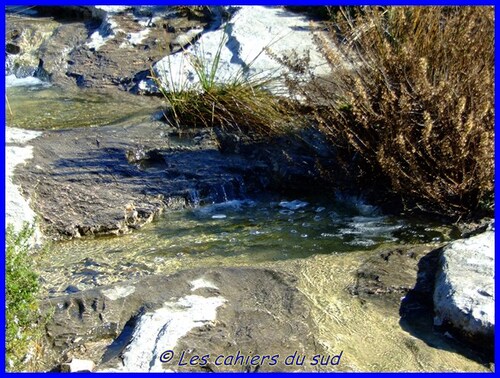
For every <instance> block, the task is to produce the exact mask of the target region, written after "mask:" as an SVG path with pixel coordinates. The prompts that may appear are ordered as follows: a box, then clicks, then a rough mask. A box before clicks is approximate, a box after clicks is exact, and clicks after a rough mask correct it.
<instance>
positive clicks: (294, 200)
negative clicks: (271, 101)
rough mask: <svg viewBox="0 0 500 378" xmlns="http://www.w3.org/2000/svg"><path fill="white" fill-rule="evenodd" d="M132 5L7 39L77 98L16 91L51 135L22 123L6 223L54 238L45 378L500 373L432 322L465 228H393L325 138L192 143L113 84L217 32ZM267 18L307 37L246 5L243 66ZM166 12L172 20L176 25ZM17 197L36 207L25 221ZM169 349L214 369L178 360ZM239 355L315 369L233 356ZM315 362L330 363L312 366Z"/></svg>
mask: <svg viewBox="0 0 500 378" xmlns="http://www.w3.org/2000/svg"><path fill="white" fill-rule="evenodd" d="M111 8H112V7H111ZM118 8H120V9H118ZM118 8H117V9H114V10H111V9H108V12H109V13H107V14H106V13H105V12H104V11H102V10H99V11H98V12H97V11H96V9H94V10H93V11H92V12H91V14H88V12H89V10H88V9H87V8H85V7H75V8H74V9H73V11H74V12H76V13H75V14H76V15H77V19H76V20H73V21H74V22H69V23H66V22H59V21H60V20H59V21H57V22H56V21H54V20H52V19H41V25H42V26H36V23H35V24H34V28H35V29H37V28H38V29H37V30H40V33H39V34H36V33H35V34H34V35H35V36H36V38H34V39H32V40H28V41H26V40H25V39H24V37H23V35H22V34H19V36H16V34H15V33H16V31H17V30H18V29H19V28H25V21H26V20H24V19H23V17H21V16H19V17H18V16H16V17H15V19H14V21H12V19H11V25H10V26H11V28H10V29H9V33H11V32H12V33H13V34H12V41H11V42H12V44H13V46H11V48H12V49H14V48H15V47H16V46H17V47H19V48H20V49H24V50H25V51H22V53H21V54H20V55H19V54H18V53H16V54H14V55H18V56H17V58H26V57H28V58H30V59H31V58H33V59H31V60H29V62H28V63H29V64H28V63H27V64H28V66H29V67H31V68H33V67H35V66H36V65H37V64H39V63H38V60H37V59H36V57H37V54H40V53H41V54H42V55H43V57H44V59H45V61H44V63H43V68H44V69H45V70H49V71H50V70H51V69H53V70H55V71H57V70H59V71H57V74H55V75H54V76H53V77H52V78H53V81H54V82H55V83H58V85H59V86H47V85H45V84H43V83H41V82H40V80H39V79H34V78H31V77H24V78H13V77H11V78H10V79H9V80H8V86H9V88H8V90H7V95H8V98H9V105H10V110H9V112H8V114H7V125H8V126H9V127H18V128H22V129H36V130H43V132H42V133H40V134H38V133H26V135H24V131H22V130H21V131H19V130H17V131H16V132H15V133H13V132H12V131H9V129H8V134H9V133H10V135H11V136H13V135H17V136H13V137H11V138H9V139H8V140H7V142H8V146H7V154H8V156H7V159H8V161H9V159H10V162H11V163H10V165H8V166H7V168H8V171H9V172H8V174H9V176H8V180H9V182H8V183H9V188H10V189H9V190H11V189H12V192H11V193H13V194H12V196H10V197H9V198H10V199H11V200H10V202H9V204H8V212H7V214H8V217H10V218H15V220H18V221H20V220H21V219H22V218H23V217H24V216H27V217H29V218H31V217H33V213H32V212H31V211H28V210H29V209H27V206H28V205H29V206H31V208H32V209H33V210H34V211H35V212H36V215H37V217H38V226H39V227H40V229H41V231H42V232H43V233H44V235H45V238H46V240H47V241H50V244H49V248H48V251H47V252H45V253H41V254H39V255H37V256H35V257H34V262H35V264H34V265H35V266H36V269H37V271H38V273H39V274H40V277H41V278H40V281H41V287H42V289H41V300H42V311H44V313H48V314H51V320H50V322H49V323H48V325H47V337H48V340H49V344H50V347H51V354H50V356H48V357H47V361H46V368H47V369H53V368H56V369H57V368H58V367H59V366H60V364H61V363H63V362H66V361H69V360H71V359H72V358H83V359H90V360H92V361H93V362H94V363H95V364H96V365H97V368H96V370H98V371H225V370H231V371H258V370H259V369H260V370H261V371H283V370H284V371H491V370H493V369H494V366H492V365H491V364H490V361H491V359H490V358H488V357H487V356H485V355H483V354H480V353H478V352H477V351H474V350H473V349H471V348H470V347H469V346H467V344H464V343H462V342H459V341H457V340H456V339H455V338H453V336H452V335H451V334H449V333H448V334H445V333H443V332H436V330H435V329H434V327H433V308H432V295H433V289H434V288H433V282H434V281H433V278H432V277H433V276H434V275H435V272H433V271H429V267H432V266H434V267H435V266H437V261H438V258H439V253H440V251H439V250H438V249H437V248H439V247H441V246H443V245H445V244H446V243H448V242H450V241H453V240H454V239H456V238H458V237H460V232H459V231H458V230H457V229H456V228H455V227H454V226H443V225H442V224H440V223H438V222H431V221H429V220H428V219H415V218H408V217H403V216H397V215H387V214H384V213H383V212H381V210H380V209H378V208H376V207H374V206H371V205H370V204H369V203H367V202H366V201H364V200H363V199H362V197H358V196H348V195H342V194H339V193H335V192H330V191H329V190H328V188H329V187H328V186H326V184H325V183H324V182H323V181H322V180H321V179H320V178H319V174H318V171H317V164H318V163H321V164H325V165H326V164H333V163H334V156H332V154H331V152H330V151H329V149H328V147H327V146H326V145H325V141H324V140H322V139H321V137H320V136H319V135H318V134H317V133H316V134H315V133H314V132H310V131H307V130H306V131H305V132H304V133H303V134H302V135H301V138H300V141H297V140H293V139H290V138H287V137H283V138H277V139H276V140H273V141H272V142H269V141H267V142H266V141H264V142H254V143H249V144H246V145H244V144H242V145H241V146H238V148H237V149H235V148H232V149H226V151H225V152H224V153H222V152H221V151H220V149H219V148H218V145H217V143H216V141H215V140H214V135H213V133H211V132H210V131H209V130H204V131H197V132H194V133H187V134H186V135H182V134H181V135H179V134H178V133H174V132H173V130H172V129H171V128H169V127H168V126H167V125H165V124H164V123H162V122H160V120H159V117H158V116H155V115H154V114H155V113H156V114H157V110H158V107H159V106H160V105H162V104H161V101H160V100H159V99H157V98H144V97H138V96H133V95H131V94H129V93H120V92H117V91H115V90H110V88H109V85H110V83H112V84H113V85H119V86H121V87H122V89H131V88H132V87H133V85H134V83H135V82H138V81H139V80H141V79H145V77H146V74H145V72H146V71H145V70H147V69H149V67H150V62H152V61H156V60H157V59H158V58H159V56H164V55H165V54H166V50H167V46H165V45H161V44H159V43H158V40H157V38H158V36H159V35H160V34H161V35H163V34H166V35H167V38H168V41H170V44H169V45H168V50H169V51H170V52H171V51H177V50H179V49H180V48H181V46H180V45H179V43H178V41H179V40H183V38H185V37H186V35H187V36H189V35H191V34H193V33H191V32H190V30H194V31H195V32H196V33H195V34H196V35H195V34H193V35H192V36H191V38H194V37H198V34H199V33H201V31H202V30H203V28H207V25H209V23H208V22H207V19H206V16H207V15H199V16H196V17H195V19H194V20H193V19H190V18H189V17H184V18H182V19H181V18H179V21H175V19H172V18H169V17H171V15H172V13H171V12H170V11H169V12H167V13H164V14H163V13H162V15H161V17H160V16H158V14H156V13H155V12H157V11H158V10H151V9H146V8H147V7H144V9H143V7H137V9H134V10H133V12H131V13H130V12H129V13H127V12H125V11H124V10H123V9H121V8H123V7H118ZM94 11H96V12H97V13H95V14H94ZM232 11H235V10H234V9H233V10H232ZM103 12H104V13H103ZM151 12H152V13H151ZM264 12H265V16H266V17H270V18H273V17H280V19H281V20H282V21H283V22H282V23H279V26H280V30H281V28H285V29H286V28H292V29H293V25H295V24H296V26H297V27H296V28H295V29H296V31H298V32H300V33H302V34H304V33H306V34H307V33H309V32H308V31H307V25H309V24H308V22H305V20H304V19H303V18H302V17H301V16H297V15H294V14H291V13H290V12H287V11H283V10H281V9H271V8H262V9H260V8H256V7H253V8H248V9H247V10H245V12H241V13H240V14H239V18H238V17H235V20H240V21H238V23H239V25H232V26H235V28H234V29H231V30H232V32H234V33H233V34H232V35H231V38H232V39H231V41H232V42H231V43H230V44H228V45H227V46H226V47H227V49H228V51H227V53H228V54H229V55H228V56H232V57H233V58H235V57H239V55H238V54H239V52H235V51H233V50H234V49H233V50H231V48H234V46H238V43H239V42H238V41H240V42H243V41H246V39H245V35H246V34H245V32H246V31H247V28H245V27H243V28H240V26H242V25H243V26H244V25H245V23H246V22H248V20H247V17H255V15H257V16H259V15H263V14H264ZM155 14H156V16H157V17H156V18H155V17H153V16H154V15H155ZM236 14H237V15H238V13H236ZM82 17H83V19H84V20H85V22H83V21H82V19H80V18H82ZM163 18H166V19H169V22H170V23H169V24H168V25H167V24H165V26H162V25H161V23H159V22H158V21H159V20H161V19H163ZM36 19H37V20H39V19H38V18H36ZM56 19H57V17H56ZM263 19H264V18H262V20H263ZM266 20H267V18H266ZM285 21H286V22H285ZM28 22H30V19H28ZM118 24H119V26H120V28H121V29H120V28H117V27H116V26H117V25H118ZM276 24H278V23H276ZM23 25H24V26H23ZM141 27H142V28H149V29H151V30H149V31H148V32H147V33H146V32H144V31H142V30H140V29H141ZM240 29H241V30H240ZM26 30H31V29H30V28H26ZM54 30H58V32H57V33H54ZM207 30H208V29H207ZM207 30H205V32H206V33H205V36H206V35H208V36H209V37H210V35H211V36H212V37H210V38H212V39H213V37H214V35H216V33H212V34H210V33H208V32H207ZM75 31H76V32H78V33H77V34H75V33H73V32H75ZM90 32H92V33H90ZM219 32H220V30H219ZM51 33H54V34H51ZM68 35H76V37H75V38H76V39H75V40H68V39H67V37H68ZM286 36H287V38H286V41H289V42H290V41H293V40H294V38H293V36H292V37H290V36H289V35H288V34H286ZM143 37H144V38H143ZM181 37H182V38H181ZM288 37H290V38H288ZM58 38H59V39H58ZM252 38H254V36H252ZM217 40H218V39H217ZM30 41H31V42H30ZM176 41H177V42H176ZM235 41H236V42H238V43H235ZM65 43H66V44H67V45H64V44H65ZM287 43H288V42H287ZM61 44H63V45H64V46H66V47H71V48H70V49H68V50H67V51H66V50H65V54H66V55H67V58H68V61H66V62H64V61H54V62H52V61H51V60H52V58H51V57H53V56H55V55H54V52H58V50H57V49H55V47H57V46H60V45H61ZM77 45H78V46H80V47H81V48H79V49H73V47H74V46H77ZM41 46H42V47H41ZM287 46H288V44H283V46H281V47H283V48H285V47H287ZM124 48H125V49H126V51H128V52H130V53H131V54H132V52H133V51H134V49H135V50H138V49H139V50H140V51H141V54H143V55H141V56H142V57H144V59H143V60H141V59H139V60H136V61H134V62H133V64H131V65H130V66H129V65H127V64H121V63H123V62H124V59H125V60H126V57H127V56H131V55H128V54H123V51H125V50H123V49H124ZM54 49H55V50H54ZM13 51H14V50H13ZM225 53H226V52H225ZM56 55H57V54H56ZM97 58H98V59H97ZM96 59H97V60H96ZM99 59H104V60H106V61H107V62H108V63H109V62H112V63H113V64H107V65H106V64H105V65H102V64H101V63H100V61H99ZM233 60H234V61H239V60H238V59H236V60H235V59H233ZM233 60H232V61H231V63H234V62H233ZM18 61H19V59H18ZM144 62H149V63H147V64H145V63H144ZM51 63H53V64H52V65H51ZM115 63H116V64H115ZM33 65H34V66H33ZM61 67H64V70H60V68H61ZM103 67H104V68H105V69H103ZM65 70H67V71H65ZM138 71H141V72H138ZM36 72H38V71H36ZM65 72H66V73H65ZM17 73H19V72H17ZM18 84H19V85H24V86H19V87H17V85H18ZM26 84H29V85H28V86H25V85H26ZM75 85H78V86H81V87H92V88H93V89H89V88H87V89H85V90H84V89H79V88H75V87H74V86H75ZM97 88H98V90H97ZM10 130H11V129H10ZM28 134H29V135H28ZM23 135H24V136H23ZM26 136H29V137H26ZM233 147H234V146H233ZM21 152H22V153H21ZM30 158H32V159H31V160H28V161H27V162H26V163H23V161H24V159H30ZM311 193H312V194H311ZM318 193H319V194H318ZM20 198H21V199H20ZM22 198H24V199H25V200H29V201H22ZM16 201H17V202H18V204H19V203H21V202H22V203H21V205H22V206H20V209H18V210H19V211H13V212H10V210H11V209H12V208H15V206H14V205H16V203H14V202H16ZM11 202H12V203H11ZM13 206H14V207H13ZM10 218H9V219H10ZM9 219H8V220H9ZM11 220H12V219H11ZM18 223H19V222H18ZM426 277H427V278H426ZM429 277H430V278H429ZM424 278H426V279H424ZM488 290H489V289H488ZM484 296H485V297H488V296H490V292H489V291H487V292H485V293H484ZM167 349H168V350H172V351H173V353H174V354H175V356H176V358H178V357H179V356H180V355H181V354H182V353H183V352H185V353H187V355H189V356H203V355H209V357H208V360H210V361H208V362H209V363H207V364H194V365H193V366H187V367H186V366H180V365H175V364H172V363H160V362H161V361H160V355H161V354H162V353H163V352H164V351H166V350H167ZM237 350H239V351H240V352H242V353H243V354H245V355H246V356H247V357H248V356H251V355H256V354H259V355H270V356H272V355H279V356H280V358H281V360H280V361H281V362H283V359H284V358H285V357H286V356H288V355H290V354H293V353H294V352H296V353H298V354H300V355H302V356H304V357H305V358H306V359H307V360H306V365H298V364H295V365H292V366H289V365H283V364H282V363H281V364H276V365H273V364H269V363H267V364H262V366H252V365H251V364H248V363H245V364H241V365H234V364H233V365H229V366H225V367H224V366H222V367H221V366H220V365H217V364H216V363H215V360H214V358H215V357H216V355H235V354H236V352H237ZM340 355H341V358H338V359H337V361H338V362H339V363H338V364H331V361H332V357H333V356H340ZM151 356H153V357H151ZM313 356H321V357H323V359H322V360H323V361H325V360H327V361H328V362H330V363H328V362H327V363H325V364H315V365H311V364H310V362H312V358H313ZM277 358H278V357H277ZM268 362H269V361H268ZM308 363H309V364H308Z"/></svg>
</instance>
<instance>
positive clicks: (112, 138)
mask: <svg viewBox="0 0 500 378" xmlns="http://www.w3.org/2000/svg"><path fill="white" fill-rule="evenodd" d="M167 131H168V128H167V127H166V126H165V125H164V124H161V123H159V122H154V121H151V122H146V123H144V124H139V125H133V126H123V125H115V126H103V127H99V128H77V129H68V130H57V131H47V132H44V133H43V135H41V136H40V137H38V138H37V139H35V140H33V141H32V146H33V157H34V158H33V159H32V160H31V161H30V163H29V164H27V165H24V166H20V167H18V168H17V171H16V172H17V174H16V175H15V176H14V183H15V184H18V185H20V187H21V188H22V191H23V192H24V194H25V195H26V196H27V197H28V198H30V200H31V204H32V208H33V209H34V210H35V211H36V212H37V214H38V215H39V216H40V219H41V220H42V222H41V228H42V231H43V232H44V234H47V235H50V236H53V237H63V238H64V237H66V238H73V237H80V236H85V235H105V234H108V235H109V234H121V233H126V232H130V231H131V230H133V229H136V228H139V227H141V226H142V225H144V224H146V223H148V222H150V221H151V220H152V219H153V218H154V217H155V216H157V215H159V214H160V213H161V212H162V211H163V210H164V209H174V210H175V209H180V208H183V207H186V206H194V205H198V204H203V203H217V202H223V201H227V200H230V199H236V198H242V197H244V196H245V195H247V194H251V193H253V192H255V191H259V190H262V189H268V188H272V187H273V185H274V186H279V187H281V188H288V189H290V188H293V187H300V186H302V187H311V183H312V182H314V180H315V179H318V178H319V172H318V170H317V167H316V166H315V165H316V162H317V160H316V159H315V158H312V155H313V152H312V151H313V150H312V148H311V147H308V146H304V143H305V142H304V141H298V140H297V141H295V142H292V141H290V140H286V139H285V140H280V141H276V142H275V141H270V142H267V143H261V144H249V145H247V146H242V148H241V149H240V150H241V152H240V153H221V152H220V151H219V149H218V148H217V147H216V145H215V143H214V142H213V140H212V139H210V138H208V141H204V142H203V141H202V142H200V143H198V144H196V143H195V142H193V140H192V139H190V138H186V139H183V140H178V139H177V141H176V142H174V141H173V140H172V139H171V138H169V137H168V136H167V135H166V132H167ZM194 139H195V140H196V138H194ZM311 143H312V142H311Z"/></svg>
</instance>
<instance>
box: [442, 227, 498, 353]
mask: <svg viewBox="0 0 500 378" xmlns="http://www.w3.org/2000/svg"><path fill="white" fill-rule="evenodd" d="M494 245H495V233H494V231H486V232H484V233H482V234H479V235H476V236H472V237H470V238H467V239H461V240H457V241H454V242H452V243H450V244H449V245H447V246H446V247H444V248H443V250H442V253H441V256H440V259H439V269H438V272H437V276H436V284H435V289H434V311H435V320H434V323H435V324H436V325H437V326H443V327H445V328H448V329H450V331H451V332H452V334H454V335H456V336H457V337H459V338H462V339H466V340H468V341H470V342H472V343H474V344H476V345H478V346H479V347H481V348H482V349H486V350H488V349H490V350H492V349H493V343H494V328H495V291H494V287H495V282H494V277H495V276H494V266H495V263H494V261H495V260H494V258H495V246H494Z"/></svg>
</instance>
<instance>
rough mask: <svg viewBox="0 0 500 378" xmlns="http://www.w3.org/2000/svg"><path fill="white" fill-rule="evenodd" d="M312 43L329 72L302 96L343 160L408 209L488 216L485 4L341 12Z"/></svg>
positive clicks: (489, 42)
mask: <svg viewBox="0 0 500 378" xmlns="http://www.w3.org/2000/svg"><path fill="white" fill-rule="evenodd" d="M353 14H354V15H355V16H353ZM317 44H318V46H319V48H320V50H321V51H322V52H323V55H324V56H325V57H326V59H327V60H328V62H329V64H330V66H331V69H332V74H331V76H329V77H322V78H318V77H315V78H313V86H312V89H311V87H310V86H309V87H307V90H305V91H304V90H303V91H302V95H303V96H305V97H306V98H307V101H308V103H309V104H312V105H313V108H314V110H313V112H314V114H315V117H316V119H317V121H318V124H319V125H320V127H321V129H322V130H323V131H324V132H325V133H326V134H327V135H328V136H329V137H330V139H331V140H332V141H333V142H334V143H336V144H337V146H339V147H340V149H341V152H343V155H344V157H347V156H348V157H349V159H352V156H353V155H357V156H360V157H361V158H362V162H363V165H364V170H365V172H369V174H370V175H376V176H378V177H379V179H383V178H386V179H388V181H389V182H390V185H391V188H392V190H393V191H395V192H396V193H398V195H400V196H401V197H402V198H403V199H404V200H405V202H406V203H407V204H408V205H411V206H412V207H414V206H415V207H418V208H419V209H423V210H425V211H429V212H434V213H441V214H446V215H449V216H453V217H461V216H465V215H471V214H474V213H476V212H477V211H478V210H485V209H486V210H487V211H488V212H490V213H491V211H492V207H493V201H492V198H493V187H494V178H493V172H494V104H493V67H494V66H493V64H494V50H493V47H494V11H493V8H492V7H438V6H432V7H430V6H429V7H363V8H360V9H359V10H358V11H357V12H352V11H350V12H346V11H344V10H343V9H340V10H339V11H338V12H337V18H336V20H335V22H333V23H332V24H331V25H330V28H329V31H328V33H323V34H318V35H317ZM296 88H305V87H304V86H300V87H299V86H296Z"/></svg>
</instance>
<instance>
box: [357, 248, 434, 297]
mask: <svg viewBox="0 0 500 378" xmlns="http://www.w3.org/2000/svg"><path fill="white" fill-rule="evenodd" d="M431 249H432V247H430V246H411V247H405V246H401V247H398V248H393V249H386V250H377V253H375V254H374V255H373V256H372V257H370V258H368V259H367V260H366V261H364V262H363V263H362V264H361V266H360V267H359V268H358V270H357V272H356V280H355V282H354V283H353V284H352V285H350V286H349V287H348V291H349V292H350V293H351V294H353V295H356V296H358V297H359V298H360V299H361V300H362V301H364V302H366V301H367V300H376V301H377V300H378V301H382V302H383V303H384V304H385V305H387V306H389V307H394V305H397V306H399V304H400V300H401V298H402V297H404V296H405V295H406V293H408V292H409V291H410V290H411V289H412V288H413V287H414V286H415V282H416V279H417V269H418V263H419V260H420V258H421V257H422V256H423V255H425V254H426V253H428V252H429V251H430V250H431Z"/></svg>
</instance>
